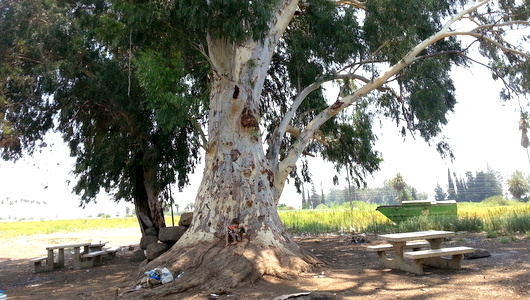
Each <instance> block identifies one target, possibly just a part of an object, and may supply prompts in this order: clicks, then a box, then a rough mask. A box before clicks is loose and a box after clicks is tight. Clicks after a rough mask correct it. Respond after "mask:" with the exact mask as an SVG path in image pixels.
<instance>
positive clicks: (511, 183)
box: [507, 170, 530, 201]
mask: <svg viewBox="0 0 530 300" xmlns="http://www.w3.org/2000/svg"><path fill="white" fill-rule="evenodd" d="M507 183H508V191H509V192H510V193H511V194H512V196H513V197H514V198H515V199H517V200H519V201H521V199H522V196H523V195H525V194H526V193H528V191H529V190H530V186H529V184H528V180H526V179H525V178H524V176H523V173H522V172H521V171H519V170H516V171H515V172H514V173H513V174H512V177H510V179H508V182H507Z"/></svg>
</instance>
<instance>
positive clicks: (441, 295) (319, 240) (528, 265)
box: [0, 229, 530, 300]
mask: <svg viewBox="0 0 530 300" xmlns="http://www.w3.org/2000/svg"><path fill="white" fill-rule="evenodd" d="M137 231H139V230H136V229H117V230H112V231H111V230H93V231H85V232H76V233H71V234H51V235H35V236H29V237H23V238H18V239H16V240H10V241H7V240H2V239H1V238H0V290H4V291H5V292H6V294H7V296H8V299H114V298H115V297H116V295H119V294H120V293H123V292H124V290H123V289H122V288H121V287H122V286H124V284H125V283H126V279H127V277H128V275H129V274H131V273H133V272H136V271H137V269H138V266H139V265H140V263H141V261H138V259H135V256H134V251H133V250H129V249H135V250H137V249H138V246H137V243H138V240H139V239H140V233H139V232H137ZM92 240H94V241H99V240H105V241H109V246H123V247H122V250H121V251H119V252H118V253H117V257H116V259H114V260H112V261H105V262H104V264H103V265H102V266H97V267H94V268H89V269H80V270H76V269H72V268H69V267H65V268H64V269H60V270H55V271H53V272H48V273H37V274H35V273H33V267H32V266H31V265H30V263H29V259H31V258H35V257H39V256H43V255H45V249H44V248H45V247H46V246H47V245H50V244H57V243H70V242H83V241H92ZM297 241H298V243H299V245H300V246H301V247H303V248H305V249H307V250H309V251H311V252H312V253H313V254H315V255H316V256H317V257H318V258H319V259H321V260H322V261H323V262H325V263H326V266H324V267H322V268H321V269H319V270H315V272H314V273H311V274H305V275H303V276H301V277H299V278H296V279H293V280H279V279H277V278H274V277H265V278H263V280H261V281H259V282H256V283H254V284H249V285H246V286H243V287H241V288H239V289H237V290H232V291H230V292H229V293H228V294H225V295H219V297H218V299H274V298H275V297H277V296H281V295H285V294H293V293H298V292H310V291H326V292H331V293H333V294H335V295H337V296H339V297H340V298H342V299H344V300H348V299H370V298H373V299H412V298H413V299H496V300H498V299H529V298H530V250H529V249H530V239H529V238H523V237H520V238H516V239H506V238H505V239H501V238H496V239H489V238H486V237H485V235H484V234H478V233H472V234H459V235H457V237H455V238H453V239H452V240H450V241H447V242H445V244H446V245H467V246H471V247H474V248H483V249H486V250H488V251H489V252H490V253H491V256H490V257H487V258H481V259H474V260H464V261H463V262H462V266H463V268H462V269H461V270H442V269H436V268H427V269H426V274H425V275H422V276H419V275H415V274H411V273H407V272H403V271H396V270H390V269H385V268H383V267H382V266H381V265H380V264H379V262H378V260H377V255H376V254H375V253H373V252H369V251H366V246H367V245H370V244H375V243H378V242H379V241H377V240H376V238H375V236H368V237H367V241H368V242H370V243H368V244H367V243H360V244H355V243H351V241H352V238H351V236H350V235H342V236H338V235H324V236H316V237H315V236H304V237H297ZM501 241H502V242H501ZM507 241H508V242H507ZM503 242H504V243H503ZM130 245H132V246H131V247H129V246H130ZM236 247H237V245H236ZM70 259H71V257H69V256H68V255H67V261H66V265H67V266H69V265H71V260H70ZM128 296H130V295H128ZM139 296H140V295H139ZM207 296H208V294H207V293H196V292H187V293H183V294H175V295H170V296H166V297H165V298H164V299H207Z"/></svg>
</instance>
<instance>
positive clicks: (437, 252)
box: [403, 247, 474, 259]
mask: <svg viewBox="0 0 530 300" xmlns="http://www.w3.org/2000/svg"><path fill="white" fill-rule="evenodd" d="M473 251H474V250H473V248H470V247H449V248H440V249H430V250H421V251H414V252H406V253H403V257H405V258H408V259H422V258H429V257H439V256H446V255H458V254H466V253H472V252H473Z"/></svg>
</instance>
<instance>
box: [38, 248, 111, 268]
mask: <svg viewBox="0 0 530 300" xmlns="http://www.w3.org/2000/svg"><path fill="white" fill-rule="evenodd" d="M106 244H107V242H101V241H100V242H98V243H91V242H86V243H77V244H64V245H55V246H49V247H46V251H47V252H48V254H47V255H46V256H43V257H39V258H35V259H32V260H31V262H32V263H33V264H34V266H35V272H44V271H52V270H53V269H55V268H64V250H65V249H73V251H74V253H73V265H74V267H76V268H87V267H92V266H94V264H98V263H101V256H102V255H103V254H107V252H108V251H107V250H103V247H104V246H105V245H106ZM81 248H82V249H81ZM55 251H57V255H55ZM115 252H116V250H115V249H112V250H110V252H109V253H111V254H115ZM55 257H57V261H55Z"/></svg>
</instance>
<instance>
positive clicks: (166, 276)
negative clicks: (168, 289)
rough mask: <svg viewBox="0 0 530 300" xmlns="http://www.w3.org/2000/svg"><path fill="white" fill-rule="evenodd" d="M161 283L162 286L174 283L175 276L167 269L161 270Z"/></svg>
mask: <svg viewBox="0 0 530 300" xmlns="http://www.w3.org/2000/svg"><path fill="white" fill-rule="evenodd" d="M160 281H161V282H162V284H166V283H169V282H171V281H173V274H171V272H169V270H168V269H167V268H163V269H161V270H160Z"/></svg>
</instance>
